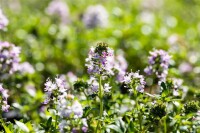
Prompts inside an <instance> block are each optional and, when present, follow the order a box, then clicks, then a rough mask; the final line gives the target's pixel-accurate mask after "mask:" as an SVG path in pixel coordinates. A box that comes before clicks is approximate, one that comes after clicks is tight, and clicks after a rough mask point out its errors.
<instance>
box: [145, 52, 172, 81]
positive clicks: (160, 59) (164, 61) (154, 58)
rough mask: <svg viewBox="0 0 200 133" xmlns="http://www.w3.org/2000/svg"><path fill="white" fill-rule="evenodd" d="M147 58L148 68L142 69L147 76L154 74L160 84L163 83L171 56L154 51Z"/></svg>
mask: <svg viewBox="0 0 200 133" xmlns="http://www.w3.org/2000/svg"><path fill="white" fill-rule="evenodd" d="M148 58H149V66H148V67H146V68H145V69H144V72H145V73H146V74H148V75H152V74H155V75H156V78H158V79H159V81H160V82H165V81H166V77H167V74H168V67H169V61H170V59H171V56H169V54H168V53H167V52H165V51H164V50H154V51H153V52H150V56H149V57H148Z"/></svg>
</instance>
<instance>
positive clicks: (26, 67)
mask: <svg viewBox="0 0 200 133" xmlns="http://www.w3.org/2000/svg"><path fill="white" fill-rule="evenodd" d="M19 71H20V72H21V73H23V74H33V73H35V69H34V68H33V66H32V65H31V64H30V63H29V62H23V63H20V64H19Z"/></svg>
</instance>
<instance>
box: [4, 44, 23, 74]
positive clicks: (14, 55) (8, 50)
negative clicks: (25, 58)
mask: <svg viewBox="0 0 200 133" xmlns="http://www.w3.org/2000/svg"><path fill="white" fill-rule="evenodd" d="M19 54H20V48H19V47H17V46H15V45H14V44H11V43H9V42H0V70H1V74H4V73H10V74H13V72H15V71H17V70H18V69H19V61H20V58H19Z"/></svg>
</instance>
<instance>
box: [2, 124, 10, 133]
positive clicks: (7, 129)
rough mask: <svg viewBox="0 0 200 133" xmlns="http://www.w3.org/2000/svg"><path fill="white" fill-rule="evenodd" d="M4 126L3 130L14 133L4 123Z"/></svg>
mask: <svg viewBox="0 0 200 133" xmlns="http://www.w3.org/2000/svg"><path fill="white" fill-rule="evenodd" d="M2 125H3V128H4V129H5V131H6V133H12V132H11V131H10V129H9V128H8V127H7V126H6V125H5V124H3V123H2Z"/></svg>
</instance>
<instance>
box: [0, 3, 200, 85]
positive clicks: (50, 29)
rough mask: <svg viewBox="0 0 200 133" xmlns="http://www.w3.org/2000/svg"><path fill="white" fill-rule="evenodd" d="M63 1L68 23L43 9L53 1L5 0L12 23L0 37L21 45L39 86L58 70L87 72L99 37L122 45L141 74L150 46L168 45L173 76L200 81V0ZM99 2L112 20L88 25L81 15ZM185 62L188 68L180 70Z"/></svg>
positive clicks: (132, 66) (187, 81)
mask: <svg viewBox="0 0 200 133" xmlns="http://www.w3.org/2000/svg"><path fill="white" fill-rule="evenodd" d="M63 1H64V2H65V3H66V4H67V6H68V8H69V17H68V20H69V22H68V23H66V24H63V23H62V22H61V21H60V18H59V17H58V16H55V15H54V16H52V15H48V14H47V13H46V12H45V10H46V8H47V7H48V5H49V3H50V2H51V1H50V0H1V8H2V10H3V12H4V14H5V15H6V16H7V18H8V19H9V25H8V27H7V30H6V31H1V38H0V39H1V40H3V41H9V42H11V43H14V44H15V45H17V46H20V47H21V48H22V52H21V59H22V61H28V62H29V63H30V64H32V65H33V67H34V68H35V70H36V74H35V75H34V76H33V77H32V78H33V79H34V82H35V83H37V85H38V86H40V85H42V84H43V83H44V82H45V80H46V78H47V77H51V76H55V75H56V74H65V73H67V72H68V71H72V72H74V73H75V74H77V75H78V76H82V75H84V74H86V68H85V65H84V64H85V58H86V57H87V53H88V51H89V48H90V47H91V46H94V45H95V44H96V42H99V41H104V42H106V43H108V44H109V46H110V47H112V48H113V49H114V50H115V51H117V50H119V49H122V50H123V51H124V53H125V54H124V55H125V58H126V60H127V61H128V64H129V68H128V69H129V70H130V69H132V70H133V71H136V70H140V71H141V72H142V73H143V69H144V68H145V67H146V65H147V63H148V59H147V56H148V55H149V51H151V50H153V48H156V49H164V50H168V51H169V52H170V54H171V55H173V60H174V61H172V62H171V66H170V67H171V68H172V69H171V70H170V73H171V75H172V76H173V75H175V76H176V77H181V78H183V79H185V84H188V85H191V86H195V87H198V86H200V66H199V65H200V58H199V56H200V55H199V49H200V44H199V42H200V38H199V35H200V21H199V20H200V10H199V9H200V1H199V0H63ZM97 4H101V5H103V6H104V7H105V9H106V10H107V12H108V15H109V18H108V25H107V26H106V27H96V28H90V29H88V28H87V27H85V26H84V24H83V22H82V17H83V15H84V13H85V11H86V9H87V7H88V6H90V5H97ZM181 65H182V66H181ZM184 65H187V66H184ZM186 67H188V69H189V70H188V69H187V70H185V71H184V70H182V69H184V68H186ZM181 68H182V69H181Z"/></svg>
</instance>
